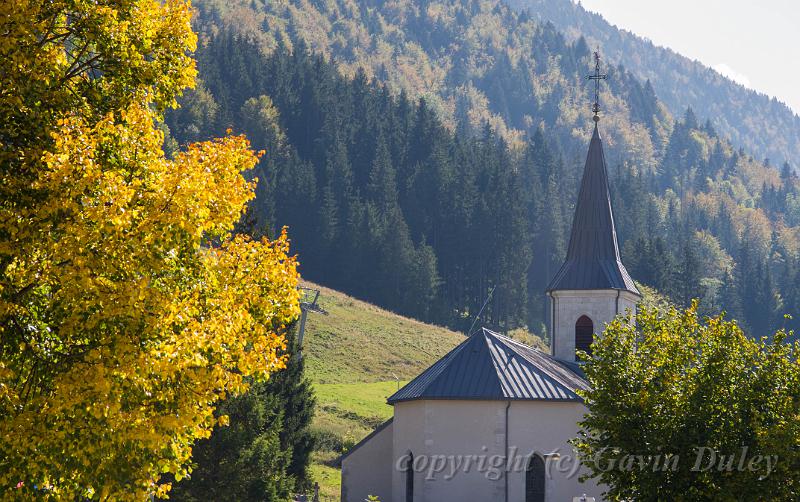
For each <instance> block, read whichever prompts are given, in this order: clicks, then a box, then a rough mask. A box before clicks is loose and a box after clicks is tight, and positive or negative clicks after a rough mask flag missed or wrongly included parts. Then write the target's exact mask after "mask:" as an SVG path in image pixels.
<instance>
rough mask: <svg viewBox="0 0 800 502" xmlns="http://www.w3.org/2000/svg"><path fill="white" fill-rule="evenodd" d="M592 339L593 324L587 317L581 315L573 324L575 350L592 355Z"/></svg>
mask: <svg viewBox="0 0 800 502" xmlns="http://www.w3.org/2000/svg"><path fill="white" fill-rule="evenodd" d="M593 338H594V323H592V320H591V319H589V318H588V317H587V316H585V315H582V316H581V317H580V319H578V321H577V322H576V323H575V350H576V351H577V350H582V351H584V352H586V353H587V354H589V355H592V348H591V345H592V339H593Z"/></svg>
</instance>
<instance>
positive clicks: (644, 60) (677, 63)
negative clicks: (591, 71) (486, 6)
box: [509, 0, 800, 167]
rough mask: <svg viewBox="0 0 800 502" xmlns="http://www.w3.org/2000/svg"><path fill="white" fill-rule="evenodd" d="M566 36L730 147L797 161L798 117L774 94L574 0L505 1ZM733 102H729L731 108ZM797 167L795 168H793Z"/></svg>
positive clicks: (799, 148) (799, 150)
mask: <svg viewBox="0 0 800 502" xmlns="http://www.w3.org/2000/svg"><path fill="white" fill-rule="evenodd" d="M509 3H510V4H511V5H513V6H515V7H516V8H518V9H520V10H525V11H527V12H528V13H529V14H530V15H531V16H532V17H534V18H536V19H539V20H541V21H550V22H552V23H553V24H554V25H555V26H556V28H558V29H559V30H561V31H562V32H563V33H565V34H566V35H567V37H568V38H569V39H573V40H574V39H578V38H579V37H585V39H586V41H587V43H588V44H589V46H590V47H600V48H601V50H602V51H603V54H605V55H606V56H607V57H608V58H609V59H610V60H611V61H613V62H614V63H616V64H620V65H624V66H625V68H627V69H628V70H629V71H630V72H631V73H633V74H634V75H636V76H637V77H638V78H639V79H641V80H649V81H650V82H651V83H652V85H653V88H654V89H655V91H656V94H657V95H658V97H659V99H660V100H661V101H662V102H664V104H666V105H667V107H668V108H669V110H670V111H671V112H672V114H673V115H679V114H681V113H682V112H683V110H685V109H686V107H688V106H691V107H692V108H693V109H694V111H695V112H696V113H697V114H698V115H700V116H702V117H707V118H709V119H710V120H711V122H712V123H713V124H714V127H715V128H716V129H717V130H718V131H719V132H721V133H722V134H724V135H725V136H728V137H729V138H730V139H731V141H732V142H733V144H734V145H736V146H737V147H744V148H745V149H747V150H748V151H750V152H752V153H753V154H754V155H756V156H757V157H759V158H762V159H763V158H765V157H766V158H770V159H772V160H773V161H775V162H784V161H789V162H796V161H797V159H798V158H800V116H798V115H797V114H796V113H795V112H794V111H792V110H791V109H790V108H789V107H788V106H786V105H785V104H784V103H781V102H780V101H778V100H776V99H775V98H770V97H769V96H767V95H765V94H762V93H759V92H757V91H754V90H752V89H747V88H745V87H743V86H741V85H739V84H737V83H736V82H734V81H732V80H730V79H728V78H726V77H723V76H722V75H720V74H719V73H717V72H716V71H715V70H713V69H711V68H709V67H707V66H705V65H703V64H701V63H699V62H697V61H693V60H691V59H689V58H687V57H684V56H682V55H680V54H677V53H675V52H674V51H672V50H670V49H667V48H664V47H660V46H656V45H654V44H653V43H652V42H650V41H649V40H646V39H644V38H642V37H640V36H637V35H636V34H635V33H631V32H629V31H626V30H623V29H620V28H618V27H616V26H614V25H612V24H610V23H609V22H608V21H606V20H605V19H604V18H603V17H602V16H601V15H599V14H596V13H594V12H589V11H587V10H586V9H585V8H584V7H583V6H582V5H581V4H580V3H579V2H578V3H576V2H574V1H573V0H509ZM732 105H733V106H732ZM795 167H796V166H795Z"/></svg>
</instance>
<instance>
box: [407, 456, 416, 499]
mask: <svg viewBox="0 0 800 502" xmlns="http://www.w3.org/2000/svg"><path fill="white" fill-rule="evenodd" d="M406 502H414V454H413V453H411V452H408V460H406Z"/></svg>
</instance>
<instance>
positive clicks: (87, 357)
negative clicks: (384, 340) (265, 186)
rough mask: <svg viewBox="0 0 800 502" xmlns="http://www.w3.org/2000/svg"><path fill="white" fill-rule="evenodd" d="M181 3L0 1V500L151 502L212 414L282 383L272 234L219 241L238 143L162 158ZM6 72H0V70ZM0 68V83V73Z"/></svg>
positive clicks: (180, 469) (238, 202) (283, 254)
mask: <svg viewBox="0 0 800 502" xmlns="http://www.w3.org/2000/svg"><path fill="white" fill-rule="evenodd" d="M189 19H190V10H189V6H188V2H183V1H179V0H167V1H164V2H161V1H158V0H117V1H103V2H96V1H94V0H91V1H89V0H86V1H81V0H77V1H75V0H73V1H59V0H54V1H52V2H46V3H45V2H33V1H27V0H21V1H19V2H3V3H2V4H0V31H2V32H3V33H4V34H6V36H4V37H3V38H2V39H0V59H2V60H3V61H8V62H10V63H9V66H7V67H4V69H5V70H6V71H4V72H2V73H0V137H2V138H4V143H3V148H2V149H0V196H1V197H0V493H3V494H4V497H7V498H11V499H20V500H28V499H31V498H44V499H73V500H74V499H78V498H81V497H88V498H101V499H105V498H112V499H115V500H144V499H146V498H147V497H148V496H150V495H155V496H163V495H166V493H167V492H168V491H169V488H170V486H169V484H168V483H161V481H160V480H161V478H162V475H163V474H167V473H169V474H172V475H173V477H174V479H175V480H180V479H181V478H182V477H184V476H185V475H186V474H187V465H188V462H189V460H190V456H191V451H192V450H191V448H192V444H193V442H194V441H195V440H196V439H198V438H203V437H207V436H208V435H209V434H210V433H211V430H212V428H213V427H214V426H215V425H216V424H217V423H220V424H224V423H225V422H226V418H225V417H219V418H215V417H214V415H213V412H214V405H215V403H216V402H217V401H218V400H219V399H221V398H224V397H225V396H226V395H228V394H236V393H240V392H242V391H244V390H246V388H247V382H248V381H250V379H251V377H253V378H266V377H268V375H269V374H270V373H271V372H273V371H275V370H277V369H279V368H281V367H282V366H283V359H282V357H281V356H280V353H281V351H282V349H283V348H284V339H283V337H282V336H281V335H280V333H281V330H282V329H283V328H284V327H285V325H286V324H287V323H289V322H291V321H292V320H293V319H294V318H295V317H296V316H297V315H298V313H299V307H298V301H299V299H298V292H297V289H296V287H297V280H298V274H297V264H296V261H295V259H294V257H291V256H290V255H289V243H288V238H287V235H286V233H285V232H283V233H282V234H281V235H280V236H279V237H278V238H277V239H276V240H274V241H272V242H270V241H267V240H262V241H252V240H250V239H249V238H246V237H243V236H234V235H232V233H231V230H232V228H233V225H234V224H235V223H236V221H237V220H238V219H239V218H240V216H241V214H242V212H243V210H244V208H245V205H246V203H247V202H248V201H249V200H251V199H252V198H253V194H254V183H255V182H247V181H246V180H245V179H244V177H243V176H242V172H243V171H245V170H248V169H251V168H252V167H254V165H255V164H256V161H257V156H256V155H255V154H254V153H253V152H252V151H251V150H250V149H249V143H248V142H247V140H246V139H245V138H244V137H241V136H229V137H226V138H224V139H218V140H215V141H210V142H204V143H198V144H194V145H190V146H189V147H188V148H187V150H186V151H185V152H182V153H179V154H178V155H176V156H175V158H174V159H173V160H168V159H166V158H165V156H164V153H163V151H162V149H161V144H162V142H163V135H162V134H161V132H160V131H159V130H158V129H157V128H156V127H155V124H156V122H157V120H158V114H159V113H160V111H161V110H163V109H164V107H166V106H169V105H171V104H173V103H174V97H175V94H176V93H177V92H179V91H180V90H181V89H182V88H184V87H185V86H187V85H190V84H191V83H192V82H193V79H194V63H193V61H192V60H191V58H190V56H189V52H190V51H191V50H193V49H194V43H195V36H194V34H193V33H192V32H191V29H190V27H189ZM4 64H5V63H4ZM9 70H10V71H9Z"/></svg>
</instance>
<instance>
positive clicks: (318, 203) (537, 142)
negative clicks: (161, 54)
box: [167, 31, 800, 335]
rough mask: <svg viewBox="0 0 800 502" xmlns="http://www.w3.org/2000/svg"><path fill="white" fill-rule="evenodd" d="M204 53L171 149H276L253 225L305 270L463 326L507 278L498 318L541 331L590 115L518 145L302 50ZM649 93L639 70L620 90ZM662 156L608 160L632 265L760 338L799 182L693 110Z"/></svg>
mask: <svg viewBox="0 0 800 502" xmlns="http://www.w3.org/2000/svg"><path fill="white" fill-rule="evenodd" d="M554 36H556V37H557V35H554ZM556 46H557V47H561V48H562V49H563V50H564V51H565V52H566V53H571V54H573V56H572V58H573V59H574V61H575V63H574V64H573V66H572V71H573V72H574V73H575V74H576V75H577V74H578V73H580V72H583V71H584V67H588V64H589V59H590V54H589V52H588V49H587V48H586V47H585V46H584V45H582V44H581V43H580V42H577V43H574V44H569V43H566V42H564V41H563V40H561V41H560V42H559V44H556ZM198 61H199V70H200V74H201V75H203V83H202V84H201V85H200V86H199V87H198V88H197V89H196V90H194V91H193V92H191V93H189V94H187V95H186V96H185V98H184V99H183V107H182V108H181V109H179V110H177V111H176V112H174V113H172V114H171V115H169V117H168V120H167V125H168V128H169V131H170V134H171V138H170V139H169V140H168V145H169V147H170V148H172V149H176V148H179V145H180V144H183V143H185V142H188V141H192V140H196V139H200V138H204V137H207V136H213V135H215V134H219V132H220V131H224V130H225V129H226V128H229V127H231V128H233V129H234V130H237V131H241V132H244V133H246V134H247V135H248V137H249V138H250V139H251V141H252V142H253V146H254V147H255V148H258V149H264V150H265V151H266V154H265V155H264V157H263V158H262V160H261V162H260V164H259V166H258V168H257V172H256V173H255V175H256V176H258V177H259V178H260V179H262V180H264V182H263V183H261V184H260V191H259V194H258V199H257V200H256V202H255V203H254V205H253V208H252V209H253V210H252V212H251V218H253V219H254V220H256V221H257V222H258V225H260V226H261V227H263V228H267V229H270V230H269V231H271V232H274V231H275V230H276V229H277V228H278V227H280V226H282V225H289V226H290V228H291V233H292V237H293V240H294V246H295V248H294V249H295V250H296V251H297V252H298V253H299V254H300V256H301V257H302V267H303V268H302V271H303V274H304V275H305V276H306V277H308V278H309V279H311V280H314V281H319V282H322V283H323V284H326V285H329V286H331V287H334V288H338V289H341V290H343V291H345V292H348V293H350V294H353V295H356V296H358V297H361V298H364V299H367V300H369V301H372V302H375V303H377V304H379V305H382V306H385V307H388V308H390V309H393V310H395V311H398V312H401V313H403V314H407V315H411V316H414V317H417V318H420V319H424V320H429V321H434V322H438V323H443V324H447V325H449V326H453V327H456V328H459V329H467V328H468V326H469V324H470V322H471V317H472V316H474V314H475V312H476V311H477V310H478V308H479V307H480V305H481V304H482V303H483V301H484V299H485V298H486V296H487V294H488V292H489V291H490V290H492V288H494V287H495V286H496V289H495V292H494V295H493V296H492V300H491V302H490V303H489V305H488V306H487V309H486V312H485V315H484V321H485V322H486V324H488V325H490V326H493V327H495V328H498V329H501V330H508V329H512V328H515V327H519V326H528V327H529V328H530V329H531V330H533V331H534V332H536V333H540V334H544V323H545V319H546V315H545V297H544V295H543V290H544V289H545V287H546V285H547V282H548V281H549V279H550V277H551V276H552V274H553V273H555V271H556V268H557V267H558V266H559V264H560V262H561V260H562V258H563V255H564V249H565V246H566V243H567V240H568V238H569V236H568V231H569V228H570V224H571V218H572V210H573V204H574V200H575V195H576V192H577V185H578V182H579V177H580V173H581V171H582V167H583V166H582V159H581V158H580V157H581V156H582V154H583V153H582V152H580V150H579V148H582V149H584V151H585V144H586V143H585V136H586V135H588V133H589V131H590V126H589V124H590V123H591V122H590V121H588V120H587V121H586V124H585V125H584V126H583V129H584V130H582V131H579V133H577V134H576V137H575V138H572V137H571V136H569V135H565V134H564V133H563V128H562V127H560V126H559V125H558V123H557V122H556V124H554V125H552V126H549V127H548V126H547V125H540V126H539V127H537V129H536V130H535V131H534V132H533V133H532V134H531V135H530V137H526V139H525V140H524V142H523V143H522V144H521V145H512V144H510V143H509V142H508V141H507V140H506V139H505V138H504V137H503V135H502V134H500V133H499V132H498V131H497V130H496V129H495V128H493V127H492V126H491V124H488V123H487V124H485V125H484V127H482V128H481V129H480V130H479V131H469V132H468V131H465V130H463V128H458V127H457V128H455V129H453V128H450V127H447V124H446V123H445V122H444V121H443V120H442V119H441V118H440V117H439V115H438V114H437V113H436V111H435V110H434V109H432V107H431V106H430V105H429V104H428V102H427V100H426V99H419V98H412V97H411V96H409V95H408V94H407V93H405V92H402V91H401V92H399V93H394V92H392V91H391V89H390V87H389V86H387V85H386V84H384V83H382V82H380V81H379V80H378V79H377V77H373V78H372V79H370V78H369V77H367V75H366V74H365V72H363V71H357V72H356V74H355V75H354V76H353V77H352V78H350V77H347V76H344V75H342V73H341V72H340V71H339V68H338V66H337V65H336V63H335V61H331V60H328V59H326V58H325V57H323V56H320V55H317V54H315V53H313V52H312V51H311V50H310V49H309V48H307V47H306V46H305V45H304V44H302V43H299V44H295V45H294V47H293V50H291V51H290V50H288V48H286V47H283V46H279V47H277V48H276V49H274V50H272V51H264V50H263V47H261V46H260V45H259V44H258V43H257V42H254V41H248V40H245V38H244V37H242V36H241V35H238V34H235V33H234V32H233V31H224V32H220V33H219V34H217V35H213V36H209V37H207V38H206V40H205V43H204V44H203V45H202V46H201V49H200V50H199V52H198ZM579 62H583V63H585V64H580V63H579ZM642 89H644V88H643V87H642V86H641V85H640V83H639V82H638V81H636V80H635V79H634V78H633V77H630V78H628V79H625V80H622V81H617V82H616V83H615V84H614V85H613V86H612V91H613V90H616V92H618V93H619V94H620V95H633V94H635V92H636V91H639V90H642ZM645 95H646V94H645ZM618 99H622V98H618ZM654 99H655V98H651V105H652V106H653V107H655V108H657V107H658V106H659V104H658V102H657V101H653V100H654ZM643 101H644V104H640V105H641V106H645V105H646V103H647V99H645V98H643ZM576 106H577V105H576ZM637 106H639V105H637V102H636V101H635V100H634V99H631V116H632V117H635V116H637V114H640V113H641V112H637V111H636V110H637ZM612 120H613V119H612V118H610V117H604V119H603V121H601V128H602V129H601V131H602V132H603V133H604V134H605V131H606V129H610V130H612V131H614V129H615V128H614V127H613V126H612V125H611V124H610V122H611V121H612ZM650 127H651V126H648V128H647V130H651V129H650ZM652 127H655V125H652ZM605 136H606V144H609V143H611V144H613V143H614V142H615V140H617V137H616V136H615V134H614V133H613V132H612V133H610V134H605ZM609 137H610V138H609ZM611 148H612V149H613V148H614V147H613V146H612V147H611ZM662 150H663V153H661V154H659V155H658V156H657V161H656V163H655V165H652V166H642V165H641V164H638V163H634V162H627V161H623V162H614V161H612V162H611V163H610V164H609V175H610V177H611V183H612V189H613V195H612V196H613V199H614V200H613V202H614V206H615V211H616V217H617V224H618V232H619V234H620V237H621V245H622V252H623V260H624V261H625V262H626V264H627V265H628V268H629V270H630V272H631V274H632V275H633V276H634V277H636V278H637V279H638V280H639V281H641V282H643V283H645V284H648V285H652V286H654V287H656V288H657V289H658V290H660V291H661V292H663V293H665V294H666V295H668V296H669V297H670V298H671V299H673V301H676V302H678V303H687V302H688V301H689V300H690V299H691V298H695V297H698V298H701V301H702V304H701V305H702V308H703V309H704V311H706V312H715V311H718V310H721V309H723V308H724V309H725V310H727V311H729V312H730V313H731V314H732V315H733V316H734V317H736V318H737V319H740V320H741V321H742V323H743V324H745V325H746V326H747V327H748V328H749V329H750V330H751V332H752V333H753V334H754V335H756V334H765V333H767V332H768V331H770V330H772V329H773V328H775V327H776V326H779V325H782V324H783V323H784V322H785V321H784V319H783V313H784V312H793V311H794V310H796V306H797V305H798V295H799V294H800V291H799V290H798V282H800V281H798V279H799V278H800V275H798V274H799V272H798V268H800V267H798V256H797V245H798V242H799V241H800V240H799V239H798V230H797V229H798V226H799V225H800V211H798V203H797V201H798V200H800V197H799V194H800V183H799V182H798V180H797V178H796V176H795V174H794V173H793V172H792V170H791V169H790V168H789V166H788V165H784V166H782V168H779V169H776V168H775V167H772V166H768V165H765V164H764V163H763V162H761V161H757V160H754V159H753V158H751V157H750V156H748V155H747V154H746V153H745V152H744V151H741V150H736V149H733V148H732V147H731V145H730V144H729V143H728V142H727V141H726V140H725V139H724V138H720V137H719V135H718V134H717V133H716V132H715V131H714V128H713V127H712V126H711V125H710V124H709V123H708V122H705V123H703V122H701V121H700V120H699V119H698V118H697V117H696V116H695V114H694V113H693V112H692V111H691V109H689V110H687V111H686V113H685V115H684V117H682V118H681V119H679V120H677V121H675V123H674V126H673V127H672V128H671V131H670V134H669V136H667V137H666V139H665V140H664V146H663V148H662ZM576 151H577V153H576ZM745 300H746V301H745Z"/></svg>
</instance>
